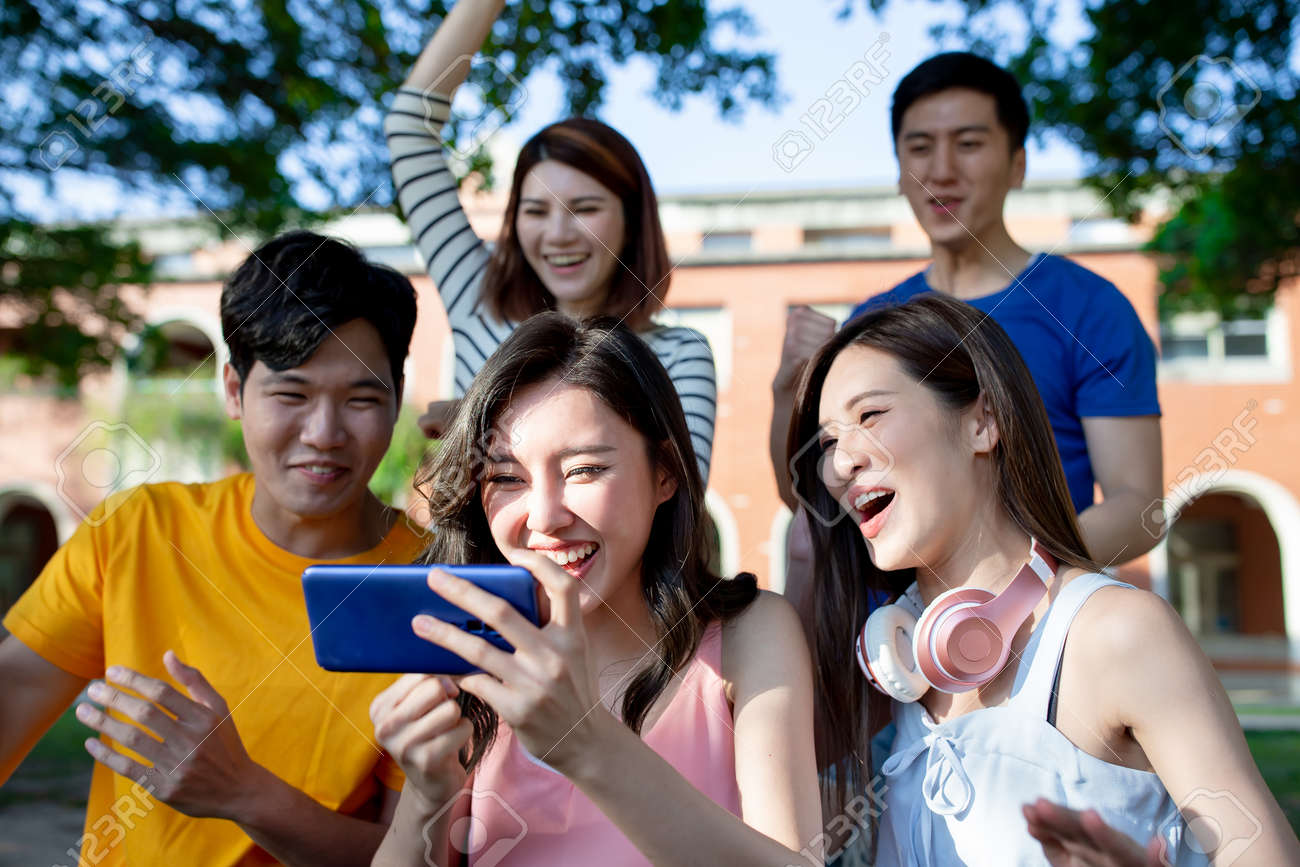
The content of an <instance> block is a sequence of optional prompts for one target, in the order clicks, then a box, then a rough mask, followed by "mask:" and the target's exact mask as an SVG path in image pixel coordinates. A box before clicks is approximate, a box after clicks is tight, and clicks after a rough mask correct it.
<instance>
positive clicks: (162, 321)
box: [122, 304, 230, 394]
mask: <svg viewBox="0 0 1300 867" xmlns="http://www.w3.org/2000/svg"><path fill="white" fill-rule="evenodd" d="M144 321H145V324H146V325H152V326H161V325H166V324H167V323H168V322H180V323H183V324H185V325H189V326H190V327H192V328H196V329H198V330H199V331H200V332H202V334H203V336H204V337H206V338H207V339H208V342H209V343H211V344H212V351H213V354H214V355H215V356H216V362H217V363H216V376H215V377H214V379H213V381H212V383H211V385H212V389H213V391H214V392H215V393H216V394H221V368H222V367H224V366H225V364H226V362H227V361H229V360H230V352H229V350H228V349H227V348H226V341H225V340H224V339H222V337H221V321H220V320H219V319H217V317H215V316H213V315H212V314H211V313H210V312H208V311H207V310H204V309H203V308H202V307H193V306H190V305H184V304H170V305H163V306H161V307H156V308H154V309H152V310H149V311H148V312H147V313H146V314H145V317H144ZM128 339H129V340H133V339H135V335H128ZM124 348H126V349H128V350H129V349H131V348H132V346H131V344H130V343H129V342H128V343H124ZM122 375H125V367H123V368H122Z"/></svg>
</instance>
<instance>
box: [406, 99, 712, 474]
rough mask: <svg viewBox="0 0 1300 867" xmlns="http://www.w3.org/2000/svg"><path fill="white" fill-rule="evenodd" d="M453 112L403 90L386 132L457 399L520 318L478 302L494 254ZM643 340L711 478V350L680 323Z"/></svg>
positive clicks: (442, 102) (661, 328) (644, 334)
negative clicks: (446, 128) (463, 195)
mask: <svg viewBox="0 0 1300 867" xmlns="http://www.w3.org/2000/svg"><path fill="white" fill-rule="evenodd" d="M449 111H450V103H449V101H448V99H447V98H446V97H443V96H438V95H435V94H428V95H426V94H424V93H422V92H420V91H418V90H408V89H406V88H403V89H400V90H398V91H397V93H396V94H395V95H394V98H393V105H392V108H391V109H389V112H388V115H387V117H386V118H385V119H384V135H385V137H386V138H387V139H388V153H389V157H390V159H391V161H392V169H393V183H394V185H395V186H396V189H397V198H398V202H399V203H400V204H401V207H402V213H404V214H405V215H406V222H407V225H408V226H409V227H410V230H411V238H412V240H413V241H414V242H415V246H416V248H417V249H418V250H419V251H420V255H421V256H422V257H423V259H424V262H425V267H426V268H427V269H428V271H429V276H430V277H431V278H433V285H434V286H436V287H437V289H438V294H439V296H440V297H441V298H442V303H443V306H444V307H445V308H446V310H447V320H448V322H450V324H451V334H452V341H453V344H454V347H455V351H456V362H455V364H456V370H455V374H454V380H455V387H456V396H457V397H460V396H462V395H463V394H464V393H465V390H466V389H467V388H468V387H469V383H470V380H472V379H473V378H474V375H475V374H476V373H478V371H479V368H481V367H482V366H483V363H484V362H485V361H487V359H488V356H489V355H491V354H492V353H493V352H495V351H496V348H497V347H498V346H500V345H501V343H502V341H504V340H505V339H506V338H507V337H508V336H510V332H511V331H513V330H514V328H515V326H516V325H517V324H518V323H515V322H503V321H501V320H499V319H496V318H495V317H494V316H493V315H492V313H491V312H490V311H488V310H487V309H486V307H485V306H484V305H482V304H480V303H479V302H480V300H481V294H480V293H481V288H482V284H483V271H484V269H485V268H486V267H487V263H488V255H489V254H488V250H487V247H486V246H485V245H484V244H483V241H482V240H481V239H480V238H479V237H478V236H477V235H475V234H474V230H473V229H472V228H470V224H469V220H468V219H467V218H466V216H465V212H464V210H463V209H462V208H461V204H460V195H459V191H458V190H457V187H456V179H455V177H454V176H453V175H452V173H451V169H450V168H448V166H447V158H446V154H445V153H444V152H443V148H442V142H441V140H440V139H439V131H440V130H441V129H442V125H443V124H444V123H446V121H447V116H448V113H449ZM641 337H642V339H644V340H645V342H646V343H647V344H648V345H649V346H650V348H651V349H652V350H653V351H654V354H655V355H656V356H658V357H659V361H660V362H662V363H663V366H664V368H665V369H666V370H667V371H668V376H669V377H670V378H671V379H672V381H673V385H674V386H676V387H677V394H678V396H679V397H680V398H681V401H682V411H683V412H684V413H685V415H686V426H687V428H688V429H689V430H690V433H691V445H692V446H693V447H694V449H695V456H696V458H697V460H698V461H699V464H700V473H701V474H702V475H703V477H704V480H705V482H707V481H708V478H709V460H710V458H711V457H712V453H713V425H714V417H715V415H716V413H717V391H718V389H717V378H716V373H715V368H714V364H713V350H712V349H711V348H710V347H709V342H708V340H707V339H706V338H705V337H704V335H703V334H700V333H699V332H698V331H695V330H694V329H691V328H684V327H680V326H656V327H653V328H651V329H650V330H648V331H643V332H641Z"/></svg>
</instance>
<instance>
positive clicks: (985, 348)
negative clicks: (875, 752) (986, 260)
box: [788, 294, 1099, 804]
mask: <svg viewBox="0 0 1300 867" xmlns="http://www.w3.org/2000/svg"><path fill="white" fill-rule="evenodd" d="M850 346H864V347H869V348H871V349H876V350H879V351H881V352H884V353H885V354H887V355H890V356H892V357H893V358H894V359H895V360H896V361H897V362H898V363H899V365H900V366H901V367H902V369H903V370H904V371H906V372H907V374H908V375H909V376H910V377H912V378H913V379H915V380H916V381H917V382H919V383H921V384H922V385H924V386H925V387H926V388H928V389H929V390H930V391H931V392H932V393H933V394H934V395H935V397H936V399H937V400H938V401H939V403H940V405H942V406H944V407H946V408H947V409H949V410H950V411H952V412H960V411H961V410H964V409H966V408H967V407H970V406H971V405H972V404H973V403H974V402H975V401H976V400H977V399H978V398H979V396H980V395H981V394H983V395H984V398H985V400H986V401H987V403H988V405H989V407H990V411H991V412H992V414H993V417H994V419H995V420H996V422H997V428H998V442H997V446H996V447H995V448H994V450H993V454H992V459H993V460H992V463H993V478H994V486H995V493H996V495H997V499H998V501H999V503H1000V505H1001V508H1002V509H1003V510H1004V511H1005V512H1006V513H1007V515H1009V516H1010V518H1011V520H1013V521H1014V522H1015V523H1016V524H1017V525H1018V526H1019V527H1020V528H1021V529H1022V530H1024V531H1025V533H1026V534H1028V535H1030V536H1032V537H1033V538H1035V539H1037V540H1038V541H1039V542H1041V543H1042V544H1043V546H1044V547H1046V548H1047V550H1048V551H1050V552H1051V553H1052V555H1053V556H1055V557H1056V559H1057V561H1059V562H1060V563H1062V564H1065V565H1070V566H1077V567H1081V568H1085V569H1090V570H1093V571H1096V570H1098V569H1099V566H1098V565H1097V564H1096V563H1095V562H1094V561H1093V560H1092V559H1091V558H1090V557H1089V555H1088V549H1087V546H1086V545H1085V544H1084V541H1083V536H1082V534H1081V533H1080V532H1079V524H1078V521H1077V520H1076V517H1075V513H1074V508H1073V505H1072V504H1071V500H1070V489H1069V487H1068V486H1067V484H1066V481H1065V471H1064V470H1063V469H1062V468H1061V458H1060V455H1059V453H1058V452H1057V450H1056V440H1055V438H1054V437H1053V435H1052V427H1051V423H1050V422H1049V421H1048V418H1047V410H1046V409H1045V408H1044V407H1043V401H1042V398H1040V397H1039V395H1038V390H1037V388H1036V387H1035V386H1034V380H1033V378H1032V377H1031V376H1030V374H1029V369H1028V368H1027V367H1026V366H1025V363H1024V361H1023V360H1022V359H1021V357H1020V353H1019V352H1018V351H1017V350H1016V347H1015V344H1013V343H1012V342H1011V338H1009V337H1008V336H1007V333H1006V332H1005V331H1003V330H1002V327H1001V326H1000V325H998V324H997V323H996V322H994V321H993V320H992V319H991V318H989V317H988V316H987V315H986V314H984V313H982V312H980V311H979V310H976V309H975V308H974V307H972V306H970V305H969V304H965V303H963V302H961V301H957V300H955V299H953V298H949V297H947V296H945V295H938V294H927V295H923V296H920V297H918V298H914V299H912V300H911V301H908V302H907V303H905V304H901V305H897V306H892V307H883V308H880V309H877V310H874V311H872V312H869V313H866V314H864V315H862V316H861V317H859V318H858V319H855V320H854V321H853V322H851V323H849V324H848V325H846V326H845V327H844V328H843V329H841V330H840V332H839V333H838V334H836V335H835V336H834V337H833V338H831V340H830V341H828V342H827V343H826V345H824V346H823V347H822V348H821V350H820V351H819V352H818V353H817V355H816V356H815V357H814V358H813V360H812V362H811V363H810V364H809V365H808V367H807V369H806V370H805V371H804V375H803V380H802V382H801V383H800V386H799V392H798V394H799V397H798V401H797V403H796V410H795V414H794V417H793V419H792V421H791V425H790V437H789V441H788V454H789V459H790V461H791V470H792V474H793V477H794V479H795V490H796V491H797V492H798V495H799V497H800V498H801V499H802V500H803V502H805V503H807V504H808V505H809V507H810V510H811V511H814V512H816V513H817V514H821V515H835V514H839V512H840V510H841V506H840V505H839V504H838V503H837V502H836V501H835V499H834V497H832V496H831V493H830V491H828V490H827V489H826V487H825V485H824V484H823V483H822V481H821V475H820V472H819V467H818V462H819V460H820V458H821V455H820V453H819V452H818V450H816V449H810V448H807V447H806V446H807V444H808V443H810V442H813V441H814V440H815V439H816V438H817V436H818V431H819V428H820V421H819V418H820V413H819V404H820V403H821V393H822V386H823V385H824V384H825V382H826V375H827V373H828V372H829V371H830V368H831V364H832V363H833V362H834V361H835V359H836V358H837V357H838V356H839V354H840V353H841V352H842V351H843V350H844V349H846V348H848V347H850ZM809 524H810V525H811V530H812V542H813V545H812V548H813V585H812V588H813V589H812V592H813V598H814V605H815V612H816V623H817V636H816V641H815V647H814V660H815V666H814V683H815V689H816V693H815V694H816V696H817V748H818V762H819V765H820V766H822V767H832V768H834V769H835V773H834V774H833V775H830V778H833V779H834V781H835V782H834V791H827V792H825V793H824V794H825V795H826V797H827V800H828V801H829V802H830V803H831V804H839V803H842V802H843V800H844V797H845V793H846V792H852V793H855V794H856V793H859V792H862V791H863V790H864V786H865V784H866V783H867V782H868V781H869V779H870V777H871V765H870V754H871V751H870V738H871V734H872V733H873V732H874V731H875V730H878V729H879V728H881V727H882V726H884V725H885V723H887V722H888V721H889V704H888V702H887V700H885V698H884V697H883V696H882V695H881V694H879V693H877V692H876V691H875V690H874V689H872V688H871V687H870V686H869V685H868V684H867V682H866V679H865V678H864V677H862V675H861V673H860V672H859V671H858V668H857V666H856V665H854V664H853V661H852V654H851V652H850V650H849V647H850V643H851V641H852V639H853V636H855V635H856V634H857V631H858V630H859V629H861V628H862V624H863V623H864V622H865V621H866V619H867V614H868V612H869V604H868V598H869V595H871V594H872V593H873V592H874V593H876V594H882V593H883V594H886V595H888V596H896V595H897V594H898V593H900V592H902V591H903V590H905V589H906V588H907V586H908V585H909V584H911V582H912V581H913V580H915V571H916V570H915V569H900V570H897V571H894V572H884V571H882V570H880V569H877V568H876V566H875V564H874V563H872V562H871V557H870V556H869V554H868V552H867V547H866V545H865V544H864V543H863V541H862V534H861V532H860V531H859V530H858V528H857V526H856V525H854V523H853V522H852V521H844V520H840V521H834V522H825V523H823V522H820V521H810V522H809Z"/></svg>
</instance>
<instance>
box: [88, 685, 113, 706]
mask: <svg viewBox="0 0 1300 867" xmlns="http://www.w3.org/2000/svg"><path fill="white" fill-rule="evenodd" d="M86 694H87V695H89V696H90V697H91V698H93V699H95V700H96V701H102V700H103V699H104V698H105V697H106V696H107V695H108V687H106V686H104V684H102V683H100V682H99V681H95V682H94V683H92V684H91V685H90V688H89V689H87V690H86ZM82 707H85V705H82Z"/></svg>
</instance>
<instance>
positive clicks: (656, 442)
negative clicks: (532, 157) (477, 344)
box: [415, 312, 758, 767]
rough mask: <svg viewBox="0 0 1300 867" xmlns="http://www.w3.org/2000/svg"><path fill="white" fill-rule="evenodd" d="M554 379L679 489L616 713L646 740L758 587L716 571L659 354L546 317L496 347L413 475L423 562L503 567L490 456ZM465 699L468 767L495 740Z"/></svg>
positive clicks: (595, 326)
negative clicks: (648, 630) (631, 432)
mask: <svg viewBox="0 0 1300 867" xmlns="http://www.w3.org/2000/svg"><path fill="white" fill-rule="evenodd" d="M552 379H556V380H559V381H560V382H562V383H564V384H566V385H570V386H576V387H578V388H582V389H585V390H587V391H589V392H590V393H591V394H593V395H595V396H596V397H597V398H599V399H600V400H601V401H603V402H604V403H605V405H606V406H608V407H609V408H610V409H611V410H613V411H614V412H615V413H617V414H618V415H619V417H621V418H622V419H623V420H624V421H626V422H627V423H628V424H630V425H631V426H632V427H634V428H636V429H637V431H639V432H640V433H641V435H642V436H643V437H644V438H645V442H646V448H647V451H648V454H649V458H650V462H651V466H652V467H656V468H658V469H660V470H663V471H666V472H667V473H668V475H669V476H671V477H672V478H673V479H675V480H676V482H677V490H676V492H675V493H674V494H673V496H672V497H670V498H669V499H668V500H666V501H664V502H663V503H661V504H660V505H659V507H658V509H657V510H656V512H655V515H654V519H653V522H652V524H651V528H650V536H649V539H648V540H647V543H646V548H645V553H644V554H643V555H642V560H641V593H642V596H643V598H644V599H645V603H646V608H647V609H648V611H649V614H650V619H651V621H652V622H653V624H654V628H655V637H656V644H655V647H656V651H657V652H656V653H654V654H650V656H651V657H652V658H651V660H650V661H649V662H647V663H645V664H644V665H643V666H642V668H641V669H640V670H639V671H638V672H637V673H636V674H635V675H634V676H633V678H632V679H631V681H630V683H629V685H628V687H627V690H626V692H625V693H624V695H623V701H622V708H621V710H622V718H623V722H624V723H625V724H626V725H627V726H628V728H630V729H632V730H633V731H634V732H637V733H640V731H641V725H642V723H643V722H644V721H645V718H646V714H647V713H648V712H649V710H650V708H651V706H653V704H654V702H655V700H656V699H657V698H658V697H659V696H660V695H661V694H662V693H663V691H664V689H665V688H666V687H667V686H668V684H669V683H670V682H671V681H672V678H673V675H674V674H675V673H676V672H678V671H679V670H680V669H681V668H682V667H683V666H684V665H686V663H687V662H689V661H690V659H691V658H692V657H693V656H694V655H695V652H696V650H697V649H698V648H699V644H700V639H701V638H702V636H703V635H704V630H705V628H706V627H707V626H708V625H709V624H710V623H711V622H713V621H715V620H720V621H725V620H727V619H729V618H731V617H734V616H735V615H737V614H739V613H740V612H741V611H743V610H744V608H745V607H746V606H747V605H749V603H750V602H752V601H753V600H754V598H755V597H756V596H757V594H758V586H757V582H756V580H755V578H754V576H753V575H751V574H749V573H743V574H741V575H738V576H736V578H734V579H732V580H726V579H723V578H721V577H719V576H717V575H715V574H714V573H713V572H712V570H711V569H710V567H709V551H710V538H709V530H708V523H707V520H706V515H707V513H706V512H705V508H704V483H703V481H702V480H701V478H700V471H699V465H698V464H697V463H696V460H695V452H694V450H693V449H692V448H691V438H690V434H689V432H688V431H687V427H686V417H685V416H684V415H683V414H682V405H681V401H680V400H679V399H678V397H677V391H676V389H675V388H674V387H673V383H672V380H671V379H670V378H669V377H668V372H667V371H665V370H664V367H663V365H662V364H661V363H660V362H659V359H658V358H656V357H655V354H654V352H652V351H651V350H650V347H648V346H647V345H646V344H645V342H644V341H642V340H641V339H640V338H639V337H637V336H636V335H635V334H634V333H633V332H632V331H630V330H629V329H628V328H626V327H624V326H622V325H619V324H618V323H617V322H616V321H615V320H614V319H613V318H610V317H599V318H595V319H590V320H587V321H584V322H577V321H575V320H573V319H571V318H569V317H568V316H566V315H564V314H562V313H556V312H547V313H539V314H537V315H536V316H533V317H531V318H529V319H528V320H526V321H525V322H524V323H523V324H521V325H520V326H519V327H518V328H517V329H515V331H514V333H513V334H511V335H510V337H509V338H508V339H507V340H506V341H505V342H504V343H502V344H501V346H500V347H498V348H497V351H496V352H494V353H493V354H492V357H491V358H489V359H488V360H487V363H486V364H484V365H483V368H482V369H481V370H480V371H479V373H478V375H477V376H476V377H474V382H473V384H472V385H470V388H469V391H468V392H467V393H466V394H465V398H464V400H462V401H461V405H460V408H459V409H458V410H457V413H456V417H455V419H454V420H453V421H452V423H451V425H450V427H449V428H448V430H447V433H446V435H445V437H444V438H443V441H442V445H441V447H440V448H439V449H438V451H437V453H436V454H435V455H433V457H432V458H431V459H430V460H429V461H428V462H427V463H426V464H425V465H424V466H423V467H422V468H421V470H420V472H419V473H418V474H417V477H416V482H415V484H416V489H417V490H420V491H427V492H428V496H429V511H430V516H431V518H432V523H433V531H434V536H433V541H432V542H431V543H430V544H429V546H428V548H426V549H425V551H424V553H423V554H422V555H421V557H420V562H422V563H458V564H466V563H503V562H505V558H504V556H503V555H502V553H501V551H500V550H499V549H498V548H497V546H496V543H495V542H494V541H493V539H492V533H491V531H490V529H489V527H488V520H487V515H486V514H485V513H484V511H483V503H482V497H481V494H480V487H481V478H482V474H483V464H484V456H485V452H486V449H487V445H488V443H489V441H490V439H491V437H492V435H493V429H494V427H495V426H496V425H497V423H498V421H499V420H500V418H501V416H502V414H503V413H504V412H505V411H506V410H507V409H508V408H509V406H510V402H511V400H512V399H513V397H514V395H515V394H516V393H517V392H518V391H519V390H520V389H523V388H526V387H527V386H530V385H534V384H536V383H539V382H545V381H549V380H552ZM460 700H461V707H462V710H463V712H464V713H465V715H466V716H467V717H468V718H469V719H470V720H471V721H472V722H473V724H474V736H473V739H472V741H471V744H472V747H471V750H470V753H469V755H468V757H467V758H466V765H467V767H473V766H474V764H475V763H477V761H478V760H479V759H480V758H481V757H482V755H483V753H484V752H485V751H486V749H487V747H488V746H489V745H490V744H491V741H492V737H493V735H494V734H495V732H496V727H497V718H496V715H495V713H494V712H493V711H492V709H491V708H490V707H488V706H487V705H486V704H484V703H483V702H481V701H479V700H477V699H475V698H474V697H473V696H470V695H467V694H465V693H462V694H461V699H460Z"/></svg>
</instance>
